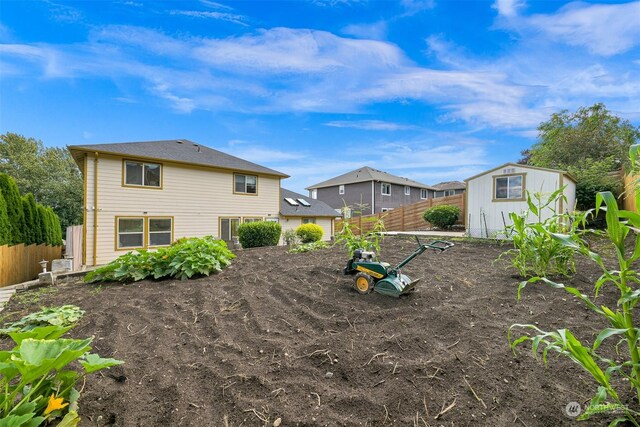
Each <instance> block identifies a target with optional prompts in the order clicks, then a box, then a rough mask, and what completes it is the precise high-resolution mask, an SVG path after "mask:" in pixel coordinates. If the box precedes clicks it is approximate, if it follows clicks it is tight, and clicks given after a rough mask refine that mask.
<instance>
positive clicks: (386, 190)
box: [380, 182, 391, 196]
mask: <svg viewBox="0 0 640 427" xmlns="http://www.w3.org/2000/svg"><path fill="white" fill-rule="evenodd" d="M380 188H381V191H382V195H383V196H390V195H391V184H389V183H388V182H383V183H382V184H380Z"/></svg>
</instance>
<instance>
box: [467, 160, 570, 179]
mask: <svg viewBox="0 0 640 427" xmlns="http://www.w3.org/2000/svg"><path fill="white" fill-rule="evenodd" d="M507 166H513V167H516V168H524V169H532V170H539V171H546V172H555V173H558V174H562V175H564V176H566V177H567V178H569V179H570V180H571V181H573V182H576V179H575V177H574V176H573V175H571V174H570V173H569V172H567V171H563V170H560V169H549V168H541V167H539V166H531V165H522V164H520V163H513V162H508V163H505V164H503V165H500V166H496V167H495V168H493V169H489V170H487V171H484V172H482V173H479V174H477V175H474V176H472V177H470V178H467V179H465V180H464V182H465V183H468V182H469V181H471V180H472V179H476V178H478V177H481V176H483V175H487V174H490V173H492V172H495V171H497V170H498V169H503V168H506V167H507Z"/></svg>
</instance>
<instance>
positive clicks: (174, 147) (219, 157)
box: [67, 139, 289, 178]
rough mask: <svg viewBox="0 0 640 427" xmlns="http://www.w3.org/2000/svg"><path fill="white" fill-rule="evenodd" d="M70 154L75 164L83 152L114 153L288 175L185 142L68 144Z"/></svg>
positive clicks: (184, 140)
mask: <svg viewBox="0 0 640 427" xmlns="http://www.w3.org/2000/svg"><path fill="white" fill-rule="evenodd" d="M67 148H68V149H69V151H70V152H71V155H72V156H73V157H74V158H75V159H76V162H78V161H79V159H80V156H81V155H82V153H84V152H91V153H94V152H96V153H99V154H115V155H118V156H123V157H134V158H139V159H152V160H167V161H171V162H175V163H184V164H190V165H200V166H209V167H214V168H221V169H229V170H234V171H243V172H254V173H262V174H266V175H276V176H280V177H283V178H286V177H288V176H289V175H287V174H284V173H282V172H278V171H276V170H273V169H269V168H267V167H264V166H260V165H258V164H255V163H252V162H249V161H247V160H243V159H241V158H239V157H235V156H232V155H230V154H227V153H223V152H222V151H218V150H214V149H213V148H209V147H207V146H205V145H201V144H198V143H195V142H193V141H189V140H186V139H171V140H165V141H144V142H119V143H113V144H92V145H71V146H69V147H67Z"/></svg>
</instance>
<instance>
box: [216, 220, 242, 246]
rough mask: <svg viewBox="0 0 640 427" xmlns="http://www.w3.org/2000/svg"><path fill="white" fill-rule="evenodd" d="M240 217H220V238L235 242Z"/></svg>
mask: <svg viewBox="0 0 640 427" xmlns="http://www.w3.org/2000/svg"><path fill="white" fill-rule="evenodd" d="M239 225H240V218H220V240H224V241H225V242H233V241H234V239H237V238H238V226H239Z"/></svg>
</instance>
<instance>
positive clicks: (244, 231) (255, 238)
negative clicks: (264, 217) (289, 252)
mask: <svg viewBox="0 0 640 427" xmlns="http://www.w3.org/2000/svg"><path fill="white" fill-rule="evenodd" d="M281 232H282V226H280V224H279V223H277V222H271V221H256V222H245V223H244V224H240V226H239V227H238V238H239V240H240V244H241V245H242V247H243V248H257V247H260V246H276V245H277V244H278V242H279V241H280V233H281Z"/></svg>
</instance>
